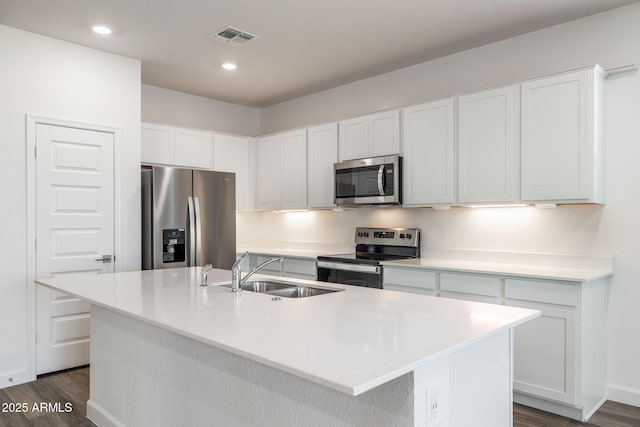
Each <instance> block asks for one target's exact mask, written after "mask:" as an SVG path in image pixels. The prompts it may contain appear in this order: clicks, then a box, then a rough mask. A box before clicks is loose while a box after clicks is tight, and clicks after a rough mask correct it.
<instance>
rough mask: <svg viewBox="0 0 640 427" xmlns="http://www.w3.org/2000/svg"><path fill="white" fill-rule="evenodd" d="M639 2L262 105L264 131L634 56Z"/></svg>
mask: <svg viewBox="0 0 640 427" xmlns="http://www.w3.org/2000/svg"><path fill="white" fill-rule="evenodd" d="M639 14H640V5H638V4H635V5H631V6H627V7H623V8H619V9H614V10H612V11H610V12H606V13H602V14H598V15H593V16H591V17H587V18H584V19H581V20H578V21H573V22H570V23H568V24H563V25H558V26H555V27H551V28H548V29H545V30H541V31H536V32H532V33H529V34H525V35H522V36H519V37H514V38H511V39H507V40H503V41H501V42H497V43H493V44H489V45H486V46H482V47H479V48H476V49H471V50H467V51H465V52H461V53H458V54H454V55H450V56H447V57H443V58H440V59H437V60H433V61H429V62H425V63H422V64H418V65H414V66H412V67H407V68H403V69H401V70H397V71H393V72H389V73H385V74H381V75H379V76H374V77H371V78H368V79H364V80H359V81H356V82H353V83H349V84H346V85H344V86H340V87H337V88H333V89H329V90H325V91H322V92H317V93H314V94H311V95H307V96H303V97H300V98H297V99H293V100H291V101H287V102H283V103H280V104H275V105H272V106H269V107H266V108H263V109H262V110H261V111H260V116H261V129H260V131H261V133H262V134H267V133H272V132H277V131H281V130H285V129H291V128H296V127H300V126H308V125H313V124H320V123H324V122H329V121H334V120H339V119H344V118H347V117H351V116H357V115H359V114H363V113H369V112H373V111H377V110H383V109H387V108H393V107H397V106H403V105H409V104H414V103H418V102H421V101H425V100H432V99H437V98H441V97H446V96H451V95H455V94H459V93H463V92H468V91H473V90H478V89H484V88H488V87H491V86H496V85H501V84H505V83H508V82H513V81H518V80H524V79H527V78H531V77H538V76H543V75H547V74H553V73H557V72H561V71H566V70H571V69H574V68H581V67H585V66H589V65H593V64H600V65H602V66H603V67H604V68H613V67H618V66H622V65H627V64H629V63H630V62H633V61H634V60H635V62H636V63H637V62H638V61H637V57H638V51H637V49H635V47H634V43H633V40H637V39H638V28H637V27H638V16H639Z"/></svg>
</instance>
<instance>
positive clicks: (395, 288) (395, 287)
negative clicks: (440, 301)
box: [384, 282, 435, 296]
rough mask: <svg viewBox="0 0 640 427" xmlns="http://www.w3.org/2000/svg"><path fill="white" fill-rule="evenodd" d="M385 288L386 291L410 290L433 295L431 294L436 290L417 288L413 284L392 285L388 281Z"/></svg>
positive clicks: (409, 291)
mask: <svg viewBox="0 0 640 427" xmlns="http://www.w3.org/2000/svg"><path fill="white" fill-rule="evenodd" d="M384 289H385V290H386V291H399V292H408V293H410V294H420V295H431V296H434V295H435V290H433V289H427V288H415V287H413V286H399V285H392V284H390V283H386V282H385V284H384Z"/></svg>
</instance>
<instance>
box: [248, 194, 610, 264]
mask: <svg viewBox="0 0 640 427" xmlns="http://www.w3.org/2000/svg"><path fill="white" fill-rule="evenodd" d="M605 209H606V206H602V205H578V206H569V205H566V206H558V208H556V209H540V208H535V207H507V208H477V209H476V208H452V209H450V210H433V209H429V208H376V207H370V208H358V209H350V210H344V211H341V212H334V211H330V210H329V211H304V212H245V213H238V214H237V218H238V223H237V230H238V231H237V236H238V246H240V247H245V246H246V247H255V246H270V247H272V246H276V247H289V248H304V247H313V248H314V249H325V248H333V247H336V248H343V247H344V248H349V247H353V238H354V236H353V233H354V230H355V227H358V226H371V227H418V228H420V229H421V232H422V235H421V236H422V238H421V240H422V242H421V246H422V251H423V252H426V251H429V252H431V251H434V250H444V249H449V250H452V249H453V250H483V251H485V250H486V251H507V252H527V253H551V254H570V255H584V256H611V255H612V242H611V241H610V239H611V237H610V236H611V233H609V232H608V230H609V226H607V224H606V219H605Z"/></svg>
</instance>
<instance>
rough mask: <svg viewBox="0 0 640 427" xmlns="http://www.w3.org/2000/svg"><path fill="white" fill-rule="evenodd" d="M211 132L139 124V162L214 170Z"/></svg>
mask: <svg viewBox="0 0 640 427" xmlns="http://www.w3.org/2000/svg"><path fill="white" fill-rule="evenodd" d="M212 157H213V132H211V131H204V130H197V129H186V128H179V127H173V126H164V125H157V124H153V123H142V126H141V147H140V159H141V161H142V163H148V164H161V165H170V166H182V167H188V168H195V169H207V170H212V169H213V158H212Z"/></svg>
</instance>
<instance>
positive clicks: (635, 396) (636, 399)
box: [607, 384, 640, 406]
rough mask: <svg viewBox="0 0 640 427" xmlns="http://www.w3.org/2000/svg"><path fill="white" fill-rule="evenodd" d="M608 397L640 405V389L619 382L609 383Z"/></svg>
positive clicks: (620, 401) (628, 403) (627, 403)
mask: <svg viewBox="0 0 640 427" xmlns="http://www.w3.org/2000/svg"><path fill="white" fill-rule="evenodd" d="M607 399H608V400H613V401H614V402H619V403H624V404H626V405H632V406H640V390H638V389H634V388H630V387H624V386H621V385H617V384H607Z"/></svg>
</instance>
